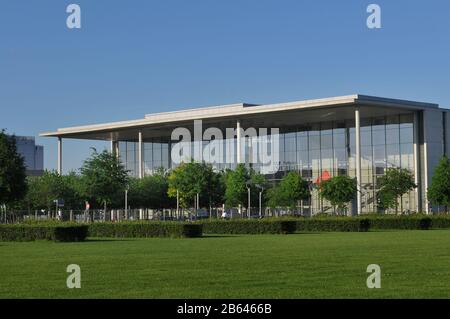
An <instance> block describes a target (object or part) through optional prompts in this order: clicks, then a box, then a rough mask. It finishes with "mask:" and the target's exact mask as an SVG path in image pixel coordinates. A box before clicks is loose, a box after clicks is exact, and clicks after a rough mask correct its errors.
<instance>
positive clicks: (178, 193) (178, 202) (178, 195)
mask: <svg viewBox="0 0 450 319" xmlns="http://www.w3.org/2000/svg"><path fill="white" fill-rule="evenodd" d="M177 218H180V191H179V190H178V189H177Z"/></svg>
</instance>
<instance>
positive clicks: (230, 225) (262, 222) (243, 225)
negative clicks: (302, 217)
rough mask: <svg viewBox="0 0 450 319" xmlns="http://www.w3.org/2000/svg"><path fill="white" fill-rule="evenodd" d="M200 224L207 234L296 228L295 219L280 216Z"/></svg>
mask: <svg viewBox="0 0 450 319" xmlns="http://www.w3.org/2000/svg"><path fill="white" fill-rule="evenodd" d="M202 224H203V231H204V232H205V233H208V234H291V233H294V232H295V231H296V228H297V224H296V221H295V220H289V219H280V218H278V219H250V220H248V219H239V220H213V221H204V222H202Z"/></svg>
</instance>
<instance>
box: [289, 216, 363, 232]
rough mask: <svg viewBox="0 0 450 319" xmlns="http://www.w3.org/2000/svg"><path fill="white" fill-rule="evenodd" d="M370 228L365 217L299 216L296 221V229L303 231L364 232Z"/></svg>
mask: <svg viewBox="0 0 450 319" xmlns="http://www.w3.org/2000/svg"><path fill="white" fill-rule="evenodd" d="M369 229H370V221H369V219H367V218H354V217H312V218H300V219H299V220H298V221H297V230H298V231H303V232H315V231H339V232H366V231H368V230H369Z"/></svg>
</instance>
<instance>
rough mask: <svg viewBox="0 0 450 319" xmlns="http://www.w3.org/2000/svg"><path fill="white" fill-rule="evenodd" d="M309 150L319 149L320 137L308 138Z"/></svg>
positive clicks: (312, 136) (311, 136)
mask: <svg viewBox="0 0 450 319" xmlns="http://www.w3.org/2000/svg"><path fill="white" fill-rule="evenodd" d="M309 149H310V150H318V149H320V135H310V136H309Z"/></svg>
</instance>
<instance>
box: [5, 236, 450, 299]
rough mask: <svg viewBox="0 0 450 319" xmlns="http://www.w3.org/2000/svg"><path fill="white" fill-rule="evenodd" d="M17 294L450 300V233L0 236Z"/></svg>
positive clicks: (11, 289)
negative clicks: (72, 277) (373, 267)
mask: <svg viewBox="0 0 450 319" xmlns="http://www.w3.org/2000/svg"><path fill="white" fill-rule="evenodd" d="M69 264H78V265H80V267H81V289H68V288H67V287H66V278H67V276H68V275H69V274H68V273H66V267H67V265H69ZM369 264H378V265H380V266H381V271H382V279H381V289H368V288H367V286H366V279H367V276H368V275H369V274H368V273H366V268H367V266H368V265H369ZM16 297H21V298H36V297H40V298H93V297H95V298H431V297H435V298H449V297H450V230H432V231H431V230H430V231H385V232H368V233H309V234H293V235H253V236H252V235H242V236H208V237H204V238H196V239H159V238H157V239H124V240H121V239H117V240H112V239H110V240H109V239H104V240H102V239H97V240H90V241H87V242H84V243H53V242H44V241H40V242H26V243H10V242H1V243H0V298H16Z"/></svg>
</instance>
